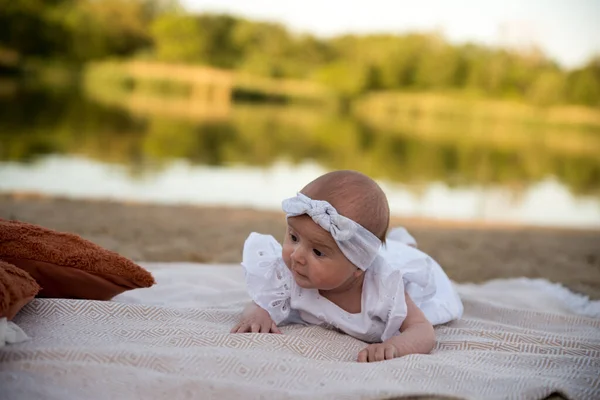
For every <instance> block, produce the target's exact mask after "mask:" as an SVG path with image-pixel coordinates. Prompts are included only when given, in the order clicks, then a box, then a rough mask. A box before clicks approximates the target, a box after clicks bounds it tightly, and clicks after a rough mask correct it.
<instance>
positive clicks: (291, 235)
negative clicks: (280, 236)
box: [290, 233, 298, 242]
mask: <svg viewBox="0 0 600 400" xmlns="http://www.w3.org/2000/svg"><path fill="white" fill-rule="evenodd" d="M290 239H292V242H297V241H298V238H297V237H296V235H294V234H291V233H290Z"/></svg>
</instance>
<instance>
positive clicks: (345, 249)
mask: <svg viewBox="0 0 600 400" xmlns="http://www.w3.org/2000/svg"><path fill="white" fill-rule="evenodd" d="M282 208H283V211H284V212H285V213H286V214H287V216H288V217H295V216H298V215H303V214H307V215H308V216H309V217H311V218H312V219H313V221H315V223H316V224H317V225H319V226H320V227H321V228H323V229H325V230H326V231H327V232H329V233H330V234H331V236H332V237H333V240H335V242H336V243H337V245H338V247H339V248H340V250H341V251H342V253H344V255H345V256H346V258H347V259H348V260H350V262H352V264H354V265H356V266H357V267H358V268H360V269H362V270H363V271H365V270H366V269H367V268H369V266H370V265H371V264H372V263H373V260H375V257H377V254H378V253H379V248H380V247H381V240H379V238H378V237H377V236H375V235H373V234H372V233H371V232H369V231H368V230H367V229H365V228H364V227H363V226H361V225H360V224H358V223H357V222H354V221H353V220H351V219H350V218H347V217H344V216H343V215H340V214H339V213H338V212H337V210H336V209H335V208H334V207H333V206H332V205H331V204H329V203H328V202H327V201H322V200H312V199H311V198H310V197H308V196H305V195H303V194H302V193H298V195H297V196H296V197H292V198H289V199H286V200H284V201H283V203H282Z"/></svg>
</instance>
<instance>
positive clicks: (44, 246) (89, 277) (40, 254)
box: [0, 219, 154, 300]
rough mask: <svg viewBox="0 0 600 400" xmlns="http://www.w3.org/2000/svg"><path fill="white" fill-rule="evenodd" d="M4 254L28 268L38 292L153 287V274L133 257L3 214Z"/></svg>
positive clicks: (0, 241)
mask: <svg viewBox="0 0 600 400" xmlns="http://www.w3.org/2000/svg"><path fill="white" fill-rule="evenodd" d="M0 259H2V260H4V261H7V262H9V263H11V264H14V265H16V266H17V267H19V268H21V269H23V270H25V271H27V272H28V273H29V275H31V277H33V278H34V279H35V280H36V281H37V283H38V284H39V285H40V286H41V287H42V290H41V291H40V292H39V293H38V295H37V297H61V298H71V299H89V300H110V299H111V298H113V297H114V296H116V295H118V294H120V293H123V292H124V291H126V290H130V289H137V288H145V287H150V286H152V285H153V284H154V278H153V277H152V275H151V274H150V273H149V272H148V271H146V270H145V269H143V268H142V267H140V266H139V265H137V264H135V263H134V262H132V261H131V260H129V259H127V258H125V257H123V256H121V255H119V254H117V253H115V252H112V251H109V250H106V249H104V248H102V247H100V246H98V245H96V244H94V243H92V242H90V241H88V240H85V239H83V238H81V237H80V236H77V235H74V234H71V233H62V232H57V231H54V230H51V229H47V228H43V227H41V226H38V225H33V224H28V223H25V222H20V221H7V220H3V219H0Z"/></svg>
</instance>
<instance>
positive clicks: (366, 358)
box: [358, 342, 400, 362]
mask: <svg viewBox="0 0 600 400" xmlns="http://www.w3.org/2000/svg"><path fill="white" fill-rule="evenodd" d="M399 356H400V354H399V352H398V349H397V348H396V346H394V345H393V344H391V343H386V342H383V343H373V344H370V345H368V346H367V347H365V348H364V349H362V350H361V351H360V353H358V362H374V361H384V360H391V359H392V358H396V357H399Z"/></svg>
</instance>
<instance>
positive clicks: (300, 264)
mask: <svg viewBox="0 0 600 400" xmlns="http://www.w3.org/2000/svg"><path fill="white" fill-rule="evenodd" d="M301 193H302V194H304V195H305V196H308V197H309V198H311V199H312V200H324V201H327V202H328V203H330V204H331V205H332V206H333V207H334V208H335V209H336V210H337V212H338V213H339V214H340V215H343V216H344V217H347V218H349V219H351V220H353V221H354V222H356V223H358V224H360V225H361V226H362V227H364V228H365V229H367V230H368V231H369V232H371V233H372V234H373V235H375V236H376V237H377V238H379V240H381V241H382V242H383V241H384V240H385V235H386V233H387V230H388V226H389V219H390V215H389V214H390V211H389V206H388V202H387V198H386V196H385V193H384V192H383V190H381V188H380V187H379V185H378V184H377V183H376V182H375V181H373V180H372V179H371V178H369V177H367V176H366V175H363V174H361V173H359V172H355V171H335V172H331V173H328V174H325V175H322V176H320V177H319V178H317V179H315V180H314V181H312V182H310V183H309V184H308V185H306V186H305V187H304V188H303V189H302V190H301ZM283 258H284V261H285V263H286V265H287V266H288V268H290V270H291V271H292V272H293V273H294V278H295V279H296V282H297V283H298V285H299V286H301V287H305V288H313V289H321V290H335V289H337V288H341V287H343V286H344V285H345V284H346V283H348V282H350V281H353V280H354V279H356V278H358V277H360V276H361V275H362V273H363V271H362V270H361V269H359V268H357V267H356V266H355V265H354V264H352V262H350V261H349V260H348V259H347V258H346V256H344V254H343V253H342V252H341V250H340V249H339V247H338V245H337V243H336V241H335V240H334V239H333V237H332V236H331V234H330V233H329V232H327V231H326V230H325V229H323V228H321V226H319V225H317V224H316V223H315V222H314V221H313V220H312V219H311V218H310V217H309V216H308V215H305V214H304V215H300V216H297V217H289V218H288V230H287V232H286V238H285V241H284V246H283Z"/></svg>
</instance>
